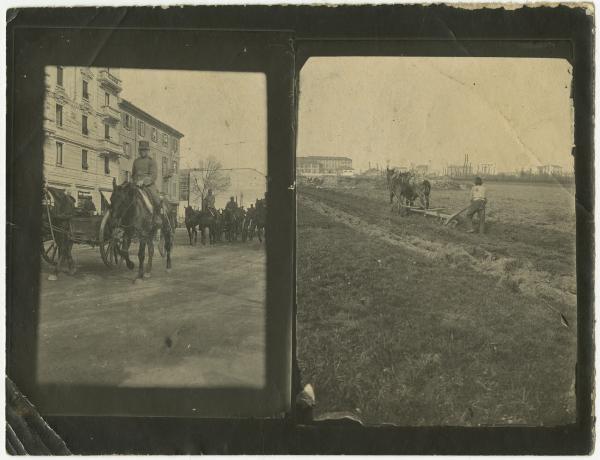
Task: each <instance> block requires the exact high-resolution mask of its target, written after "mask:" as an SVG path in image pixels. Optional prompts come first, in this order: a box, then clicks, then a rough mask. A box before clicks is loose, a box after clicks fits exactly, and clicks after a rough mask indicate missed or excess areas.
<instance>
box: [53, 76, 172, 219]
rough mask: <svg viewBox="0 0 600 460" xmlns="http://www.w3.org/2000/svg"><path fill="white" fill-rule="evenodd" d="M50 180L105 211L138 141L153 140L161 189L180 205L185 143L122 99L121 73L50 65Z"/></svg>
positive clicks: (128, 174) (124, 176)
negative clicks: (180, 165)
mask: <svg viewBox="0 0 600 460" xmlns="http://www.w3.org/2000/svg"><path fill="white" fill-rule="evenodd" d="M45 84H46V98H45V101H44V134H45V139H44V177H45V180H46V181H47V183H48V185H49V186H50V187H55V188H58V189H62V190H66V191H69V192H71V193H72V194H73V197H74V198H75V199H76V200H77V202H79V200H80V199H81V198H83V197H84V196H89V197H91V199H92V201H93V202H94V205H95V207H96V210H97V212H99V213H100V212H103V211H104V210H105V208H106V205H107V203H108V201H109V200H110V195H111V193H112V183H113V179H115V180H116V181H117V183H123V182H125V181H129V180H130V178H131V170H132V165H133V161H134V160H135V158H137V156H138V141H140V140H147V141H149V144H150V152H151V156H152V157H153V158H154V159H155V161H156V163H157V166H158V177H157V180H156V187H157V188H158V190H159V191H160V192H161V195H162V196H163V197H164V198H166V199H167V200H168V201H170V202H171V203H178V202H179V174H178V169H179V162H180V140H181V138H182V137H183V134H181V133H180V132H179V131H177V130H176V129H174V128H172V127H171V126H169V125H167V124H165V123H163V122H161V121H160V120H158V119H156V118H155V117H153V116H152V115H150V114H148V113H147V112H145V111H144V110H142V109H140V108H139V107H136V106H135V105H133V104H132V103H131V102H128V101H127V100H124V99H122V98H121V97H120V93H121V90H122V86H121V80H120V79H119V70H118V69H112V68H107V67H97V68H94V67H62V66H48V67H46V69H45Z"/></svg>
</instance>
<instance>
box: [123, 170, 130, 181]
mask: <svg viewBox="0 0 600 460" xmlns="http://www.w3.org/2000/svg"><path fill="white" fill-rule="evenodd" d="M123 175H124V176H125V177H124V178H125V182H129V171H123Z"/></svg>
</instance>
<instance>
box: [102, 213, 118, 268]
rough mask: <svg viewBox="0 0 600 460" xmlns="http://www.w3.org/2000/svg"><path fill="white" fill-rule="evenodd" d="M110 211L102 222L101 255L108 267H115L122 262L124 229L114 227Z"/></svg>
mask: <svg viewBox="0 0 600 460" xmlns="http://www.w3.org/2000/svg"><path fill="white" fill-rule="evenodd" d="M109 222H110V211H106V214H104V216H103V217H102V222H101V223H100V235H99V242H100V256H101V257H102V261H103V262H104V265H106V266H107V267H108V268H113V267H116V266H118V265H119V263H120V262H121V254H120V250H121V244H122V243H121V242H122V236H123V230H122V229H121V228H119V227H114V228H113V227H112V226H111V225H110V223H109Z"/></svg>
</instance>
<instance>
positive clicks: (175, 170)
mask: <svg viewBox="0 0 600 460" xmlns="http://www.w3.org/2000/svg"><path fill="white" fill-rule="evenodd" d="M173 173H174V174H177V162H176V161H174V162H173Z"/></svg>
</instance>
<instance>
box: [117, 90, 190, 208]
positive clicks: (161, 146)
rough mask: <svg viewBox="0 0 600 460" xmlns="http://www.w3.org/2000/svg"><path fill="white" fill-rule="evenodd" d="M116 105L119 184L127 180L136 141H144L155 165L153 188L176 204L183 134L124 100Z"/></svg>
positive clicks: (133, 158) (134, 153) (136, 150)
mask: <svg viewBox="0 0 600 460" xmlns="http://www.w3.org/2000/svg"><path fill="white" fill-rule="evenodd" d="M119 108H120V111H121V123H120V126H121V131H120V136H121V142H122V145H121V152H120V153H121V155H122V160H121V170H120V176H119V183H122V182H125V181H128V180H130V178H131V170H132V166H133V161H134V160H135V159H136V158H137V157H138V142H139V141H141V140H145V141H148V142H149V144H150V156H151V157H152V158H154V160H155V161H156V164H157V166H158V177H157V180H156V188H157V189H158V191H159V192H160V193H161V195H162V196H163V198H166V199H167V200H168V201H169V202H171V203H173V204H177V203H179V173H178V171H179V165H180V146H179V144H180V140H181V138H182V137H183V134H181V133H180V132H179V131H177V130H176V129H175V128H173V127H171V126H169V125H167V124H166V123H164V122H162V121H160V120H159V119H157V118H155V117H153V116H152V115H150V114H149V113H148V112H146V111H144V110H142V109H141V108H139V107H137V106H135V105H134V104H132V103H131V102H129V101H127V100H125V99H121V100H120V102H119Z"/></svg>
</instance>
